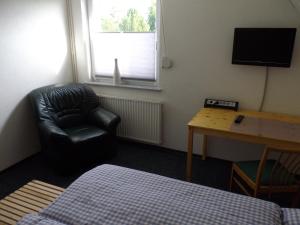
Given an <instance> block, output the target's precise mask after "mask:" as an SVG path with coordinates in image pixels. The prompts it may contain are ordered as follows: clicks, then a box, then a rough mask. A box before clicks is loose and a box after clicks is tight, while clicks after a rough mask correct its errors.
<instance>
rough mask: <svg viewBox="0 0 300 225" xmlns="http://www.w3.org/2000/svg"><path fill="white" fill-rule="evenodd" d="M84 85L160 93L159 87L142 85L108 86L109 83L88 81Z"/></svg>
mask: <svg viewBox="0 0 300 225" xmlns="http://www.w3.org/2000/svg"><path fill="white" fill-rule="evenodd" d="M85 83H86V84H89V85H94V86H103V87H115V88H129V89H139V90H149V91H162V89H161V88H160V87H156V86H142V85H128V84H117V85H114V84H110V83H100V82H92V81H88V82H85Z"/></svg>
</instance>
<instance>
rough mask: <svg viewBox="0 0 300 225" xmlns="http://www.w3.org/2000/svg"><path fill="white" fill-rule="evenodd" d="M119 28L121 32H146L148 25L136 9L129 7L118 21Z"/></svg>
mask: <svg viewBox="0 0 300 225" xmlns="http://www.w3.org/2000/svg"><path fill="white" fill-rule="evenodd" d="M119 27H120V30H121V31H123V32H148V31H149V25H148V24H147V23H146V22H145V19H144V17H142V16H141V15H140V14H139V12H138V11H137V10H136V9H129V10H128V12H127V16H126V17H125V18H123V19H122V22H121V23H120V26H119Z"/></svg>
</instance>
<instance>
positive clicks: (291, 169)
mask: <svg viewBox="0 0 300 225" xmlns="http://www.w3.org/2000/svg"><path fill="white" fill-rule="evenodd" d="M272 153H274V154H272ZM270 156H271V161H272V164H273V167H272V169H271V171H268V172H269V173H270V174H269V176H270V183H269V185H270V186H273V187H275V186H281V187H283V186H286V187H287V186H293V185H299V183H298V178H299V175H300V152H299V151H293V150H278V149H270V148H269V149H268V148H266V149H265V151H264V153H263V155H262V157H261V161H260V165H259V168H258V171H257V176H256V178H257V180H256V183H257V184H258V185H259V184H260V179H261V177H262V174H263V173H264V169H265V164H266V161H267V160H268V157H270ZM269 160H270V159H269Z"/></svg>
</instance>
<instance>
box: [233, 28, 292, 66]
mask: <svg viewBox="0 0 300 225" xmlns="http://www.w3.org/2000/svg"><path fill="white" fill-rule="evenodd" d="M295 35H296V28H235V32H234V41H233V54H232V64H242V65H256V66H276V67H290V65H291V59H292V54H293V48H294V41H295Z"/></svg>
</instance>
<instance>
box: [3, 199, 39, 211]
mask: <svg viewBox="0 0 300 225" xmlns="http://www.w3.org/2000/svg"><path fill="white" fill-rule="evenodd" d="M1 202H2V203H3V204H4V205H7V206H10V207H12V208H14V209H17V210H20V211H22V212H23V213H24V214H26V213H34V212H35V211H34V210H31V209H28V208H26V207H23V206H20V205H17V204H15V203H13V202H9V201H7V200H5V199H3V200H1Z"/></svg>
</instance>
